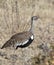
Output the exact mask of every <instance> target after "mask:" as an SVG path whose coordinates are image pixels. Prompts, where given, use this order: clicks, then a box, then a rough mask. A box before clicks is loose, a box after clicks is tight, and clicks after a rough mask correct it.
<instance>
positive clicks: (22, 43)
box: [1, 16, 39, 49]
mask: <svg viewBox="0 0 54 65" xmlns="http://www.w3.org/2000/svg"><path fill="white" fill-rule="evenodd" d="M38 18H39V17H38V16H32V17H31V27H30V29H29V30H28V31H23V32H20V33H16V34H14V35H13V36H12V37H11V38H10V39H9V40H8V41H6V43H4V45H3V46H2V47H1V49H3V48H7V47H11V46H12V47H14V48H15V49H17V48H18V47H21V48H24V47H27V46H29V45H30V44H31V43H32V41H33V40H34V33H33V26H34V25H33V23H34V21H36V20H38Z"/></svg>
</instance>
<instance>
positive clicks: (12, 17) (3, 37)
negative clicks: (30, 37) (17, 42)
mask: <svg viewBox="0 0 54 65" xmlns="http://www.w3.org/2000/svg"><path fill="white" fill-rule="evenodd" d="M16 1H17V3H16ZM32 16H39V19H38V20H37V22H36V23H35V25H36V26H35V28H34V34H35V39H34V41H33V42H32V44H31V45H29V46H28V47H26V48H18V49H17V50H14V48H12V49H9V48H7V49H0V65H54V0H0V48H1V47H2V45H3V44H4V43H5V42H6V41H7V40H9V39H10V37H11V36H12V35H14V34H16V33H19V32H22V31H26V30H29V29H30V21H31V17H32ZM42 44H44V45H43V47H44V48H41V47H40V46H42ZM45 47H46V48H47V49H46V48H45ZM43 50H44V51H43Z"/></svg>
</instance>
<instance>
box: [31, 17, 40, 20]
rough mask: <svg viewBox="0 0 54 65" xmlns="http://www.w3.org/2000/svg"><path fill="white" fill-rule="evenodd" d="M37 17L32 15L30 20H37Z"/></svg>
mask: <svg viewBox="0 0 54 65" xmlns="http://www.w3.org/2000/svg"><path fill="white" fill-rule="evenodd" d="M38 18H39V16H33V17H31V20H32V21H35V20H37V19H38Z"/></svg>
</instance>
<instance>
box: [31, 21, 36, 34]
mask: <svg viewBox="0 0 54 65" xmlns="http://www.w3.org/2000/svg"><path fill="white" fill-rule="evenodd" d="M34 28H35V25H34V22H33V21H32V20H31V28H30V31H31V32H32V33H33V34H34Z"/></svg>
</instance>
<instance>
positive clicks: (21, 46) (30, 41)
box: [16, 38, 33, 49]
mask: <svg viewBox="0 0 54 65" xmlns="http://www.w3.org/2000/svg"><path fill="white" fill-rule="evenodd" d="M32 41H33V40H32V39H31V38H30V39H29V41H28V42H27V43H26V44H24V45H20V46H17V47H16V49H17V48H18V47H20V48H25V47H27V46H29V45H30V44H31V43H32Z"/></svg>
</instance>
